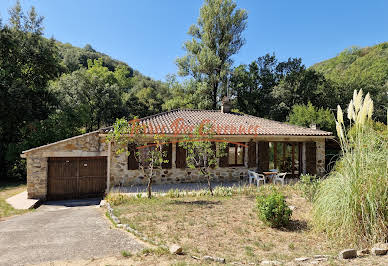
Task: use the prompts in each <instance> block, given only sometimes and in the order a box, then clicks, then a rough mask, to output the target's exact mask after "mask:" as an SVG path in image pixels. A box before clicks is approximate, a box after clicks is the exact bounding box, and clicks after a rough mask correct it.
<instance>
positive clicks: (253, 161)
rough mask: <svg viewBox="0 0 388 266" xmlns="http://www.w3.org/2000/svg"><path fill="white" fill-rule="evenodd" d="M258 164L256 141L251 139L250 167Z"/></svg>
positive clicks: (249, 149)
mask: <svg viewBox="0 0 388 266" xmlns="http://www.w3.org/2000/svg"><path fill="white" fill-rule="evenodd" d="M256 166H257V165H256V142H254V141H252V140H251V141H250V142H249V144H248V167H249V168H252V167H256Z"/></svg>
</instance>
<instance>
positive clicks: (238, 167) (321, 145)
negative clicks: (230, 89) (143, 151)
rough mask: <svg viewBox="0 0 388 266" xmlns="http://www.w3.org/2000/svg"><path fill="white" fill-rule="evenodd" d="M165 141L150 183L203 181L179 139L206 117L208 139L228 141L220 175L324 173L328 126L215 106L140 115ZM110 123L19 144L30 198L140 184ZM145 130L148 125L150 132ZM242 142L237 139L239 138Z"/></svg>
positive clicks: (91, 193)
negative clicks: (112, 138)
mask: <svg viewBox="0 0 388 266" xmlns="http://www.w3.org/2000/svg"><path fill="white" fill-rule="evenodd" d="M140 121H141V123H145V124H147V125H148V126H149V127H150V128H152V129H153V132H157V133H163V134H165V136H166V137H168V138H169V140H170V141H171V143H170V144H169V145H168V149H167V151H168V152H167V159H168V161H169V162H168V163H165V164H164V165H163V168H162V169H161V170H156V176H155V177H154V183H180V182H201V181H204V180H201V176H200V175H198V173H197V172H196V170H193V169H190V168H187V166H186V151H185V150H184V149H183V148H181V147H180V146H179V145H178V144H177V142H179V139H181V138H182V137H183V136H184V135H186V134H187V133H188V132H190V130H192V129H193V128H194V127H195V126H197V125H200V124H201V123H204V122H205V121H206V123H208V122H210V123H212V125H213V126H214V129H215V132H216V135H215V136H214V138H219V139H223V140H227V141H228V142H230V144H228V148H227V154H228V155H227V156H226V157H224V158H220V159H219V162H218V166H217V167H215V168H214V169H212V174H213V175H214V178H215V179H217V180H218V181H238V180H240V179H242V178H244V177H246V175H247V170H248V169H251V170H256V171H259V172H260V171H265V170H268V169H273V168H275V169H280V171H286V172H287V173H288V177H289V178H297V177H298V176H299V175H300V174H301V173H310V174H317V175H323V174H324V173H325V141H326V140H328V139H331V138H333V137H332V134H331V133H330V132H326V131H322V130H318V129H314V128H304V127H299V126H295V125H289V124H286V123H280V122H277V121H272V120H268V119H264V118H259V117H254V116H250V115H243V114H237V113H232V112H230V110H229V108H228V107H227V106H226V105H225V106H222V108H221V110H220V111H215V110H172V111H168V112H164V113H159V114H156V115H153V116H149V117H144V118H142V119H140ZM110 130H112V128H111V127H108V128H103V129H100V130H98V131H94V132H90V133H87V134H83V135H80V136H75V137H72V138H69V139H65V140H61V141H58V142H55V143H51V144H47V145H44V146H41V147H37V148H33V149H30V150H26V151H23V153H22V155H21V156H22V157H23V158H26V160H27V191H28V197H29V198H40V199H67V198H79V197H88V196H97V195H101V194H103V193H104V192H106V191H108V190H109V189H110V188H111V187H113V186H131V185H135V184H145V183H146V182H147V180H145V179H144V178H143V177H142V174H141V171H140V170H139V169H138V165H137V163H136V161H134V158H131V156H127V155H126V153H121V154H117V153H116V149H115V145H114V143H111V142H107V141H106V137H107V134H108V133H109V131H110ZM148 134H149V135H151V134H152V132H148ZM240 144H241V145H240Z"/></svg>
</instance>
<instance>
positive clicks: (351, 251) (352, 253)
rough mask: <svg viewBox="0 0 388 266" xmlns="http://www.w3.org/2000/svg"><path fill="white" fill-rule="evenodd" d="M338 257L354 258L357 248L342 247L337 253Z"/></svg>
mask: <svg viewBox="0 0 388 266" xmlns="http://www.w3.org/2000/svg"><path fill="white" fill-rule="evenodd" d="M338 257H339V258H340V259H345V260H347V259H353V258H356V257H357V250H355V249H344V250H342V251H341V252H340V253H339V255H338Z"/></svg>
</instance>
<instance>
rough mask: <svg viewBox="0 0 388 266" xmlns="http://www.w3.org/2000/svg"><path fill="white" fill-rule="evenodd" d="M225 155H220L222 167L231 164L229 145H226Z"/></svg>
mask: <svg viewBox="0 0 388 266" xmlns="http://www.w3.org/2000/svg"><path fill="white" fill-rule="evenodd" d="M225 153H226V154H225V156H222V157H220V163H219V165H220V167H228V166H229V146H226V149H225Z"/></svg>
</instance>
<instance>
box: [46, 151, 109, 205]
mask: <svg viewBox="0 0 388 266" xmlns="http://www.w3.org/2000/svg"><path fill="white" fill-rule="evenodd" d="M105 189H106V157H77V158H74V157H69V158H67V157H55V158H49V160H48V186H47V198H48V199H50V200H59V199H77V198H88V197H98V196H102V195H103V194H104V192H105Z"/></svg>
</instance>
